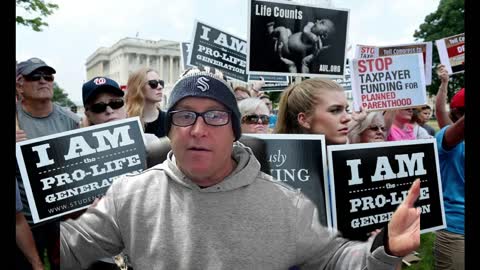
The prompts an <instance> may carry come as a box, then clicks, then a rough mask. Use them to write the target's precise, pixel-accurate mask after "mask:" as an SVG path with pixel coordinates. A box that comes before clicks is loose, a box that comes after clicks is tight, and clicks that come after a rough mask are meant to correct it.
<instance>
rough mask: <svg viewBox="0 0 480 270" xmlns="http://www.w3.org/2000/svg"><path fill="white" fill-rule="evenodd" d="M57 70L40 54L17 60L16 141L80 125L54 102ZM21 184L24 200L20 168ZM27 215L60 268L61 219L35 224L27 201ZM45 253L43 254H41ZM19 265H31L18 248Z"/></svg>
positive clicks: (39, 243) (39, 240)
mask: <svg viewBox="0 0 480 270" xmlns="http://www.w3.org/2000/svg"><path fill="white" fill-rule="evenodd" d="M55 73H56V71H55V69H54V68H53V67H51V66H49V65H47V64H46V63H45V62H44V61H43V60H41V59H39V58H30V59H28V60H26V61H22V62H20V63H18V64H17V70H16V91H17V94H18V96H19V97H20V100H19V101H18V102H17V106H16V112H17V123H18V127H17V130H16V141H17V142H19V141H23V140H26V139H33V138H37V137H41V136H46V135H50V134H54V133H59V132H64V131H68V130H72V129H76V128H78V127H79V124H80V123H79V122H80V119H79V117H78V116H77V115H75V114H74V113H72V112H71V111H70V110H68V109H64V108H62V107H60V106H59V105H57V104H54V103H53V101H52V100H53V81H54V75H53V74H55ZM17 179H18V181H17V182H18V186H19V190H20V195H21V197H22V200H23V201H24V202H26V201H27V200H26V194H25V189H24V186H23V182H22V180H21V177H20V173H19V172H18V170H17ZM23 212H24V214H25V217H26V218H27V220H28V221H29V223H30V225H31V227H32V233H33V235H34V239H35V242H36V244H37V249H38V251H39V252H40V254H42V255H43V254H44V253H43V252H44V250H45V249H46V250H47V254H48V257H49V260H50V264H51V266H52V269H59V264H58V263H59V254H58V247H56V243H57V241H58V235H59V222H58V221H53V222H51V223H47V224H40V225H33V223H32V217H31V212H30V208H29V207H28V204H27V203H25V207H24V209H23ZM42 257H43V256H42ZM17 267H18V269H29V268H28V267H29V266H28V261H27V260H25V258H23V256H22V255H21V253H20V252H18V251H17Z"/></svg>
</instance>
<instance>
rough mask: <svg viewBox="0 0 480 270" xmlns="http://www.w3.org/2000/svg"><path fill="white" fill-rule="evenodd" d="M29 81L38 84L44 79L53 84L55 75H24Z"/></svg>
mask: <svg viewBox="0 0 480 270" xmlns="http://www.w3.org/2000/svg"><path fill="white" fill-rule="evenodd" d="M23 77H25V79H26V80H27V81H31V82H36V81H40V80H41V79H42V78H43V79H44V80H45V81H47V82H53V75H52V74H45V73H34V74H29V75H24V76H23Z"/></svg>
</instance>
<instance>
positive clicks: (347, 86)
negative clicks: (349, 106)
mask: <svg viewBox="0 0 480 270" xmlns="http://www.w3.org/2000/svg"><path fill="white" fill-rule="evenodd" d="M332 81H334V82H336V83H338V84H339V85H340V86H341V87H343V89H344V90H345V91H350V90H352V78H351V75H350V65H348V64H347V65H345V75H344V77H343V78H337V79H335V78H332Z"/></svg>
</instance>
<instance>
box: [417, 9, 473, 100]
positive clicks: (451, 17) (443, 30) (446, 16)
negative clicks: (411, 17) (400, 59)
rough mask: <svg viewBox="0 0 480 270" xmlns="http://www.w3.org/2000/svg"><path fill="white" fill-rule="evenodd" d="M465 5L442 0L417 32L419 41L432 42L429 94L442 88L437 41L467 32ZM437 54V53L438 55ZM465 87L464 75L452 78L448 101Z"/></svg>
mask: <svg viewBox="0 0 480 270" xmlns="http://www.w3.org/2000/svg"><path fill="white" fill-rule="evenodd" d="M464 13H465V5H464V0H440V4H439V5H438V8H437V10H436V11H435V12H433V13H431V14H429V15H427V16H426V17H425V22H424V23H422V24H421V25H420V27H419V29H418V30H415V33H414V34H413V37H414V38H415V40H417V41H432V43H433V46H434V47H433V59H432V65H433V69H432V84H431V85H430V86H429V87H428V88H427V91H428V93H430V94H431V95H435V94H436V93H437V91H438V87H439V86H440V80H439V79H438V76H437V72H436V66H437V65H438V64H439V63H440V58H439V56H438V50H437V46H436V44H435V40H439V39H442V38H446V37H449V36H454V35H457V34H461V33H464V32H465V24H464V22H465V20H464ZM436 52H437V53H436ZM464 86H465V78H464V74H463V73H461V74H458V73H457V74H455V75H451V76H450V82H449V84H448V99H449V100H450V99H451V98H452V96H453V94H454V93H455V91H457V90H458V89H460V88H462V87H464Z"/></svg>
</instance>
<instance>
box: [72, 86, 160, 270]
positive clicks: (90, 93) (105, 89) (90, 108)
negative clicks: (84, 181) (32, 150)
mask: <svg viewBox="0 0 480 270" xmlns="http://www.w3.org/2000/svg"><path fill="white" fill-rule="evenodd" d="M82 95H83V105H84V107H85V116H86V117H85V122H84V126H92V125H98V124H103V123H107V122H111V121H115V120H121V119H125V118H127V112H126V110H125V106H124V101H123V96H124V92H123V91H122V90H121V89H120V87H119V85H118V83H117V82H115V81H114V80H112V79H109V78H106V77H95V78H93V79H91V80H90V81H88V82H86V83H85V84H84V85H83V87H82ZM144 140H145V147H146V148H147V149H148V147H149V145H150V143H153V142H154V140H158V139H157V138H156V137H155V136H154V135H153V134H144ZM97 203H98V199H96V200H95V201H94V203H93V204H92V206H90V207H94V206H95V205H96V204H97ZM83 212H84V211H78V212H75V213H73V214H72V215H70V216H69V217H71V218H76V217H78V216H80V215H81V214H82V213H83ZM123 258H124V257H123V256H122V255H117V256H115V258H103V259H100V260H98V261H96V262H94V263H93V264H92V265H90V267H89V268H88V269H87V270H100V269H101V270H118V269H120V268H119V266H118V263H116V261H124V259H123ZM122 269H126V268H122ZM128 269H129V270H132V269H133V268H131V267H128Z"/></svg>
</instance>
